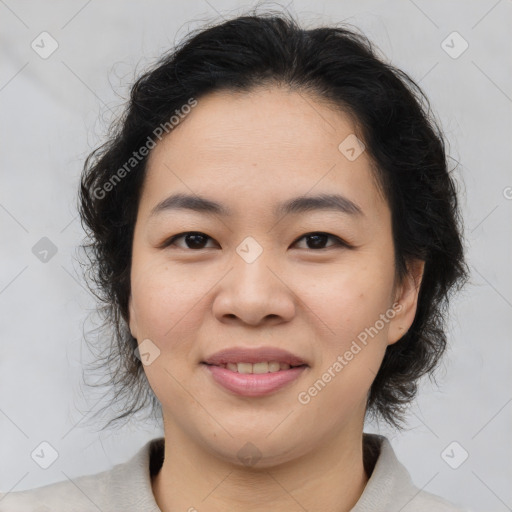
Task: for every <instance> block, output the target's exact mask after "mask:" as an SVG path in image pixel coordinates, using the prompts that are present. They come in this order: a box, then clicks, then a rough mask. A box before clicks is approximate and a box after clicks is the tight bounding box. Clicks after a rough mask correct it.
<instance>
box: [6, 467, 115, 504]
mask: <svg viewBox="0 0 512 512" xmlns="http://www.w3.org/2000/svg"><path fill="white" fill-rule="evenodd" d="M113 471H114V470H113V469H111V470H107V471H102V472H101V473H96V474H94V475H85V476H80V477H77V478H74V479H69V480H63V481H61V482H56V483H53V484H49V485H45V486H43V487H37V488H35V489H29V490H26V491H16V492H7V493H0V512H58V511H60V510H66V511H69V512H85V511H90V510H91V509H92V510H94V509H95V508H96V509H100V510H108V509H107V508H106V506H107V503H106V499H107V497H108V489H109V487H110V483H111V480H112V474H113Z"/></svg>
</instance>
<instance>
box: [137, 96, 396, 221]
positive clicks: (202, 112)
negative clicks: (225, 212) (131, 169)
mask: <svg viewBox="0 0 512 512" xmlns="http://www.w3.org/2000/svg"><path fill="white" fill-rule="evenodd" d="M355 131H356V130H355V126H354V125H353V123H352V122H351V119H350V118H349V117H348V116H347V115H344V114H342V113H340V112H339V111H335V110H333V109H332V108H330V107H329V106H327V105H326V104H325V103H323V102H321V101H319V100H318V99H317V98H314V97H313V96H311V95H307V94H306V93H304V92H298V91H291V90H289V89H286V88H277V87H275V88H270V89H263V88H260V89H257V90H253V91H251V92H244V93H240V92H237V93H233V92H227V91H222V92H215V93H212V94H208V95H206V96H204V97H201V98H199V99H198V103H197V106H195V107H194V108H193V109H192V110H191V112H190V113H189V114H187V115H186V116H185V118H184V120H182V121H181V123H180V124H179V125H178V126H177V127H175V128H174V129H173V131H172V132H170V133H169V134H168V135H167V136H166V137H164V138H163V139H162V141H161V142H159V143H158V144H157V145H156V147H155V148H154V149H153V150H152V152H151V154H150V157H149V160H148V164H147V175H146V180H145V181H146V182H145V186H144V189H145V190H144V193H143V198H144V197H146V199H150V201H149V202H151V203H153V206H154V203H155V202H158V201H161V200H162V199H163V197H165V196H166V195H168V194H169V193H171V192H176V191H178V192H185V193H188V194H199V195H206V196H209V197H217V198H219V199H220V198H227V197H228V196H229V198H230V201H233V202H235V203H237V202H240V201H243V202H244V204H245V206H247V207H248V206H249V205H252V206H253V207H255V206H256V204H257V203H258V202H259V203H260V204H262V203H265V207H266V209H267V210H268V207H269V205H270V204H271V203H274V204H277V203H281V202H282V201H283V199H285V198H287V197H296V196H298V195H307V194H310V193H311V194H313V193H314V194H318V193H320V194H321V193H333V192H337V193H342V194H343V195H344V196H346V197H349V198H350V199H352V200H353V202H355V203H357V204H359V205H360V206H361V207H362V208H363V210H365V209H371V208H373V209H374V210H378V209H379V208H381V209H382V208H387V205H386V204H383V199H382V198H381V197H380V193H379V190H378V187H377V185H376V183H375V179H374V175H373V172H372V171H371V167H370V159H369V157H368V155H367V154H366V153H365V152H364V151H363V153H361V154H360V156H359V157H358V158H356V159H355V160H349V159H348V158H347V157H346V155H345V154H344V153H343V152H342V151H340V147H339V146H340V144H342V143H343V142H344V141H346V140H347V138H348V140H349V141H351V140H352V139H351V137H352V138H353V137H354V136H355ZM147 206H148V208H149V207H150V205H147ZM238 206H241V205H240V204H239V205H238ZM235 209H236V207H235ZM377 213H378V212H377ZM381 213H382V212H381Z"/></svg>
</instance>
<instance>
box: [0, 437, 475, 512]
mask: <svg viewBox="0 0 512 512" xmlns="http://www.w3.org/2000/svg"><path fill="white" fill-rule="evenodd" d="M363 447H364V456H365V468H366V469H367V471H368V470H369V472H371V476H370V479H369V480H368V483H367V484H366V487H365V489H364V491H363V494H362V495H361V497H360V498H359V500H358V502H357V503H356V505H355V506H354V507H353V508H352V511H351V512H399V511H400V512H466V511H467V509H464V508H461V507H457V506H455V505H452V504H451V503H449V502H447V501H446V500H444V499H442V498H440V497H438V496H435V495H433V494H430V493H428V492H425V491H422V490H420V489H418V488H417V487H415V486H414V485H413V483H412V481H411V478H410V476H409V473H408V472H407V470H406V469H405V467H404V466H403V465H402V464H401V463H400V462H399V461H398V459H397V458H396V455H395V453H394V451H393V448H392V447H391V444H390V443H389V441H388V440H387V439H386V438H385V437H383V436H379V435H376V434H364V443H363ZM163 457H164V438H163V437H160V438H156V439H152V440H151V441H148V442H147V443H146V444H145V445H144V446H143V447H142V448H141V449H140V450H139V451H138V452H137V453H136V454H135V455H134V456H133V457H132V458H131V459H129V460H128V461H127V462H124V463H122V464H117V465H116V466H114V467H113V468H112V469H109V470H107V471H102V472H101V473H96V474H93V475H85V476H80V477H77V478H74V479H73V480H72V481H70V480H65V481H62V482H57V483H54V484H49V485H46V486H43V487H38V488H36V489H30V490H28V491H17V492H6V491H4V492H3V493H0V512H93V511H100V512H161V511H160V509H159V508H158V505H157V504H156V501H155V498H154V495H153V491H152V488H151V476H152V475H154V474H156V473H158V471H159V469H160V467H161V466H162V463H163ZM372 467H373V470H372V469H371V468H372ZM193 507H194V504H193V503H191V508H190V510H194V508H193ZM196 508H197V510H205V507H204V505H201V504H199V503H198V504H197V507H196Z"/></svg>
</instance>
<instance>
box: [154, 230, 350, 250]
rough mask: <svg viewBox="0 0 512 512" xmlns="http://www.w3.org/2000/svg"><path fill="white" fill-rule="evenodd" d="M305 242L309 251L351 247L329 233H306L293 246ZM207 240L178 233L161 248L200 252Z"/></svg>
mask: <svg viewBox="0 0 512 512" xmlns="http://www.w3.org/2000/svg"><path fill="white" fill-rule="evenodd" d="M179 239H183V240H184V242H185V247H184V246H179V245H177V244H176V241H177V240H179ZM302 239H304V240H306V241H307V242H306V244H307V245H309V246H310V247H305V249H310V250H315V251H316V250H321V249H329V247H335V246H338V247H347V248H350V247H351V246H350V245H349V244H348V243H347V242H345V241H344V240H342V239H341V238H339V237H337V236H335V235H331V234H329V233H323V232H312V233H306V234H305V235H302V236H301V237H300V238H298V239H297V240H295V242H294V244H296V243H298V242H299V241H300V240H302ZM329 239H332V240H334V244H332V245H330V246H327V247H325V244H326V243H327V241H328V240H329ZM208 240H213V238H211V237H209V236H208V235H205V234H204V233H201V232H200V231H187V232H185V233H180V234H178V235H174V236H172V237H171V238H169V239H168V240H166V241H165V242H164V243H163V244H162V245H161V247H162V248H163V247H170V246H176V247H178V248H180V249H192V250H201V249H205V248H207V247H205V245H206V244H207V242H208Z"/></svg>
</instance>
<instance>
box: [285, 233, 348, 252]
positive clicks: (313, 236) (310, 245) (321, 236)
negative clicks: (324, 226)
mask: <svg viewBox="0 0 512 512" xmlns="http://www.w3.org/2000/svg"><path fill="white" fill-rule="evenodd" d="M302 239H305V240H307V242H306V244H307V247H306V249H311V250H321V249H328V248H329V247H333V246H345V247H348V244H347V243H346V242H344V241H343V240H341V238H339V237H337V236H335V235H330V234H329V233H321V232H317V233H307V234H305V235H303V236H302V237H301V238H299V239H298V240H297V241H296V242H295V243H297V242H298V241H299V240H302ZM329 239H332V240H334V242H335V243H334V244H332V245H329V246H327V247H326V246H325V244H326V243H327V241H328V240H329Z"/></svg>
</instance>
